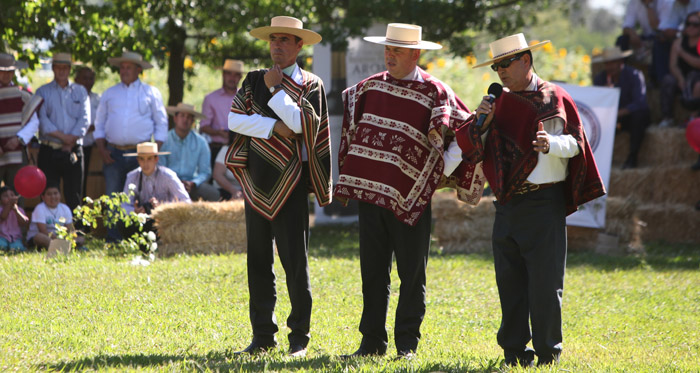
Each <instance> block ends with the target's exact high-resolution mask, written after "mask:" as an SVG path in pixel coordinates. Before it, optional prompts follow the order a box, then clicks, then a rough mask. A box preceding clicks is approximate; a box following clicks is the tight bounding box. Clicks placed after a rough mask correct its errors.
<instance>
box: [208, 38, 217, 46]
mask: <svg viewBox="0 0 700 373" xmlns="http://www.w3.org/2000/svg"><path fill="white" fill-rule="evenodd" d="M209 43H210V44H213V45H219V41H218V40H217V39H216V38H211V40H209Z"/></svg>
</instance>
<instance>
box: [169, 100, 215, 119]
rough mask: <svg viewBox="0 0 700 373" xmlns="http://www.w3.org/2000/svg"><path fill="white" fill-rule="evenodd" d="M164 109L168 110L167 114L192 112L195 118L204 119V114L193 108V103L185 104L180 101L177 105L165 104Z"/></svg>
mask: <svg viewBox="0 0 700 373" xmlns="http://www.w3.org/2000/svg"><path fill="white" fill-rule="evenodd" d="M165 111H167V112H168V114H170V115H172V116H175V114H176V113H187V114H192V115H193V116H194V117H195V118H198V119H204V118H206V116H205V115H204V114H202V113H200V112H198V111H197V110H195V109H194V105H190V104H186V103H184V102H180V103H179V104H177V106H166V107H165Z"/></svg>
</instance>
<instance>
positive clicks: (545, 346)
mask: <svg viewBox="0 0 700 373" xmlns="http://www.w3.org/2000/svg"><path fill="white" fill-rule="evenodd" d="M548 42H549V41H545V42H541V43H537V44H533V45H528V43H527V42H526V41H525V36H524V35H523V34H516V35H511V36H508V37H505V38H502V39H499V40H496V41H495V42H493V43H491V44H490V48H491V53H492V55H493V56H494V57H493V59H490V60H489V61H486V62H484V63H482V64H479V65H477V66H475V67H481V66H487V65H490V67H491V68H492V69H493V70H494V71H496V72H497V73H498V77H499V78H500V80H501V82H502V83H503V85H504V86H505V88H506V89H504V92H503V94H501V95H500V97H498V98H497V99H496V100H495V102H494V101H492V100H490V98H489V97H488V96H487V97H484V100H483V101H482V102H481V105H480V106H479V108H478V109H477V111H476V114H477V116H478V117H481V116H482V115H484V116H485V118H486V120H485V121H483V126H479V122H481V121H479V122H476V123H475V122H472V123H470V124H469V125H467V126H464V127H462V128H460V130H458V131H457V140H458V141H459V145H460V147H461V148H462V151H463V154H462V156H463V157H464V159H466V160H468V161H469V162H472V163H474V164H476V163H479V162H482V163H483V167H484V174H485V175H486V179H487V180H488V182H489V185H490V186H491V188H492V189H493V192H494V194H495V195H496V199H497V202H498V203H496V219H495V221H494V225H493V236H492V246H493V256H494V267H495V270H496V283H497V285H498V294H499V296H500V299H501V312H502V318H501V327H500V329H499V330H498V344H499V345H500V346H501V347H502V348H503V350H504V356H505V363H506V364H507V365H524V366H529V365H532V364H533V362H534V355H535V354H537V357H538V361H537V364H538V365H543V364H550V363H552V362H555V361H557V360H558V359H559V355H560V354H561V350H562V332H561V300H562V292H563V289H564V267H565V264H566V216H567V215H568V214H570V213H572V212H574V211H576V209H577V206H579V205H581V204H583V203H585V202H588V201H590V200H592V199H594V198H597V197H599V196H602V195H603V194H605V189H604V187H603V183H602V181H601V179H600V175H599V174H598V168H597V166H596V164H595V160H594V159H593V153H592V152H591V149H590V146H589V145H588V140H587V139H586V135H585V133H584V130H583V125H582V124H581V120H580V118H579V114H578V111H577V109H576V104H575V103H574V101H573V99H572V98H571V97H570V96H569V95H568V93H566V92H565V91H564V90H563V89H562V88H560V87H558V86H556V85H554V84H552V83H549V82H546V81H544V80H542V79H540V78H539V77H538V76H537V74H535V72H534V71H533V59H532V52H531V50H532V49H534V48H537V47H540V46H542V45H544V44H546V43H548ZM492 102H493V103H492ZM530 322H531V323H532V332H530ZM530 339H532V345H533V347H534V351H533V350H532V349H531V348H529V347H527V344H528V342H529V341H530Z"/></svg>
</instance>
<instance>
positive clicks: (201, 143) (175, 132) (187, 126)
mask: <svg viewBox="0 0 700 373" xmlns="http://www.w3.org/2000/svg"><path fill="white" fill-rule="evenodd" d="M165 110H166V111H167V112H168V114H170V115H172V116H173V118H174V122H175V128H173V129H171V130H170V131H169V132H168V139H167V141H166V142H165V144H163V147H162V150H163V151H167V152H170V155H166V156H164V157H161V158H160V164H162V165H163V166H166V167H168V168H169V169H171V170H173V171H175V173H176V174H177V177H179V178H180V181H182V183H183V184H184V185H185V189H187V193H189V194H190V198H191V199H192V200H193V201H196V200H199V199H203V200H205V201H218V200H219V191H218V190H217V189H216V188H215V187H214V186H213V185H211V184H209V183H207V181H208V180H209V178H210V177H211V164H210V163H209V159H210V158H211V155H210V154H209V145H208V144H207V141H206V140H204V138H203V137H202V136H201V135H200V134H198V133H197V132H195V131H192V125H193V124H194V120H195V118H197V119H202V118H204V115H202V113H200V112H198V111H196V110H195V109H194V105H190V104H186V103H183V102H180V103H179V104H177V106H168V107H166V108H165Z"/></svg>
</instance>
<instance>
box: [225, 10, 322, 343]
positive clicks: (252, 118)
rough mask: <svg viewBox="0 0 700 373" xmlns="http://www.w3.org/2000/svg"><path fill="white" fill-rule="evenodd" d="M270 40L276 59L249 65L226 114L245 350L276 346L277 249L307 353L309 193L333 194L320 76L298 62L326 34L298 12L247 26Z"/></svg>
mask: <svg viewBox="0 0 700 373" xmlns="http://www.w3.org/2000/svg"><path fill="white" fill-rule="evenodd" d="M250 34H251V35H252V36H253V37H256V38H258V39H261V40H265V41H268V42H269V45H270V56H271V57H272V62H273V66H272V67H271V68H270V69H263V70H258V71H252V72H249V73H248V74H247V76H246V78H245V80H244V81H243V85H242V86H241V89H240V90H239V91H238V93H237V94H236V97H235V98H234V100H233V104H232V106H231V114H229V117H228V126H229V129H230V130H231V131H233V132H235V133H236V136H235V137H234V139H233V143H232V145H231V147H230V149H229V152H228V155H227V157H226V165H227V167H229V169H231V171H232V172H233V173H234V175H235V177H236V179H238V181H239V183H240V184H241V187H242V189H243V196H244V198H245V215H246V229H247V232H248V233H247V240H248V242H247V250H248V289H249V291H250V319H251V320H250V321H251V324H252V326H253V341H252V343H251V344H250V345H249V346H248V347H247V348H246V349H245V350H243V351H242V353H248V354H254V353H259V352H262V351H265V350H268V349H270V348H273V347H274V346H276V344H277V342H276V340H275V333H276V332H277V330H278V328H277V322H276V320H275V314H274V308H275V301H276V298H277V296H276V290H275V274H274V272H273V270H272V269H273V262H274V249H273V240H274V242H275V243H276V245H277V252H278V253H279V257H280V261H281V262H282V266H283V267H284V270H285V273H286V275H287V288H288V290H289V300H290V302H291V305H292V307H291V308H292V309H291V313H290V315H289V317H288V318H287V326H288V327H289V329H291V333H290V334H289V336H288V339H289V354H290V355H291V356H294V357H301V356H305V354H306V346H307V344H308V342H309V336H310V334H309V330H310V320H311V285H310V281H309V265H308V258H307V250H308V237H309V203H308V193H309V191H311V192H313V193H314V195H315V196H316V202H318V203H319V204H320V205H321V206H324V205H327V204H329V203H330V201H331V177H330V175H331V173H330V172H331V168H330V132H329V127H328V108H327V105H326V94H325V90H324V88H323V82H322V81H321V79H320V78H319V77H317V76H315V75H313V74H311V73H309V72H307V71H304V70H302V69H301V68H299V66H298V65H297V64H296V58H297V55H298V54H299V51H301V48H302V46H304V45H312V44H316V43H318V42H320V41H321V35H319V34H317V33H315V32H313V31H311V30H307V29H304V28H303V24H302V22H301V21H300V20H298V19H296V18H293V17H285V16H278V17H273V18H272V20H271V24H270V26H264V27H258V28H255V29H253V30H251V31H250Z"/></svg>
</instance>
